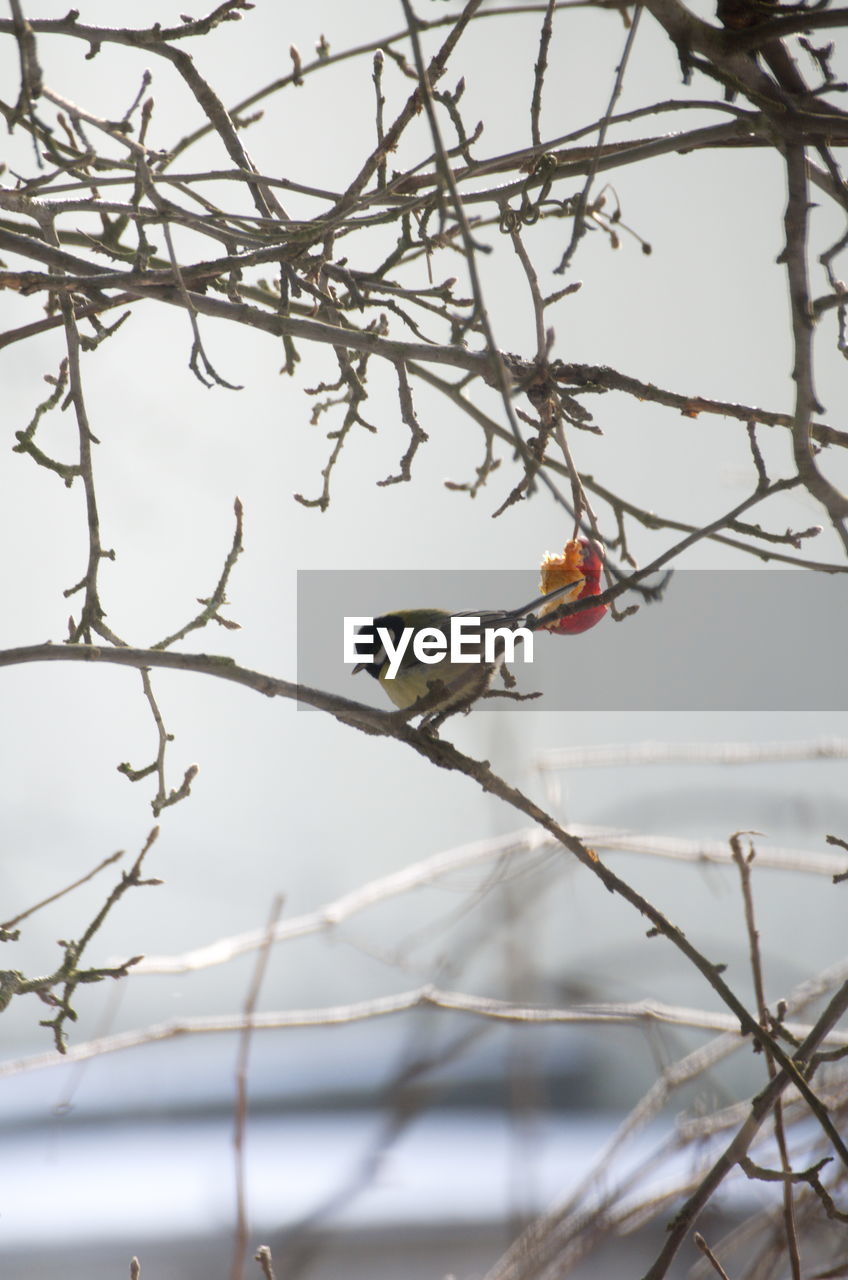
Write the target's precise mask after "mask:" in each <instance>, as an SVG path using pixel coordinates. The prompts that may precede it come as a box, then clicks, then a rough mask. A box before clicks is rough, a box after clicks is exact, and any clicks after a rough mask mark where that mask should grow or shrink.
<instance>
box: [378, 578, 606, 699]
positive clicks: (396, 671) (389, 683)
mask: <svg viewBox="0 0 848 1280" xmlns="http://www.w3.org/2000/svg"><path fill="white" fill-rule="evenodd" d="M582 585H583V584H582V580H578V581H577V582H569V583H567V584H566V585H565V586H562V587H559V588H558V589H557V590H555V591H551V592H548V594H547V595H543V596H537V597H536V599H535V600H531V601H530V603H529V604H525V605H522V606H521V607H520V608H519V609H508V610H499V611H496V612H483V611H482V610H481V611H477V612H475V611H474V610H473V609H471V610H463V611H462V612H460V613H450V612H449V611H448V610H446V609H398V610H397V611H396V612H395V613H384V614H382V615H381V616H380V617H379V618H375V619H374V621H373V624H371V625H366V626H363V627H360V628H359V630H358V632H357V634H356V644H357V650H358V652H360V653H361V654H362V655H363V660H362V661H360V662H358V663H357V664H356V666H355V667H354V668H353V674H354V675H356V673H357V672H359V671H367V672H368V674H369V675H370V676H373V677H374V679H375V680H379V681H380V684H381V685H382V686H383V688H384V689H385V691H386V693H387V694H388V696H389V697H390V698H391V700H392V702H393V703H394V704H395V706H396V707H400V708H401V709H402V710H407V709H408V708H409V707H411V706H413V705H414V704H415V703H416V702H418V701H419V699H423V698H425V697H427V695H428V694H431V696H432V698H433V701H432V702H431V704H430V705H425V707H424V708H423V710H424V711H425V719H429V718H431V717H433V716H436V715H438V716H441V715H442V713H443V712H445V711H447V710H448V709H450V708H452V707H458V706H460V705H462V704H466V703H470V702H472V701H473V700H474V699H475V698H477V697H479V696H480V694H481V693H484V692H485V691H486V689H488V687H489V685H490V684H491V681H492V677H493V676H494V674H495V672H496V671H497V670H498V668H499V667H500V666H501V665H502V664H503V661H504V657H505V652H504V650H505V644H506V639H505V637H498V636H497V635H496V634H495V632H496V631H497V630H498V629H500V628H503V629H504V630H505V631H507V632H514V631H516V630H517V628H518V627H519V626H521V625H522V624H523V623H525V622H527V621H529V620H530V619H531V618H533V617H534V615H535V613H536V610H537V609H539V608H540V606H541V605H543V604H545V605H548V606H550V604H551V602H552V601H554V600H556V599H557V598H558V597H561V596H564V595H567V594H569V593H573V594H574V595H575V596H577V595H579V592H580V588H581V587H582ZM472 618H473V619H479V626H472V625H471V623H462V621H461V620H463V619H472ZM453 620H458V621H459V627H457V623H456V622H453ZM452 622H453V626H454V628H455V629H458V630H464V631H465V635H464V636H463V637H462V645H463V655H464V656H467V658H468V660H467V661H462V662H452V661H451V660H450V646H451V641H452V638H453V635H452ZM381 631H382V633H383V634H382V635H381V634H380V632H381ZM422 633H426V635H424V634H422ZM519 639H520V637H519ZM440 641H441V643H440ZM366 645H367V646H368V649H367V652H366ZM416 647H417V648H418V649H419V652H421V651H423V652H429V653H430V654H431V655H433V656H435V653H436V651H437V650H439V649H442V650H444V651H445V652H444V653H443V655H442V656H440V657H438V660H435V661H433V660H431V661H430V662H426V661H423V660H421V658H420V656H417V655H416V653H415V651H414V649H415V648H416ZM434 686H437V687H436V688H434Z"/></svg>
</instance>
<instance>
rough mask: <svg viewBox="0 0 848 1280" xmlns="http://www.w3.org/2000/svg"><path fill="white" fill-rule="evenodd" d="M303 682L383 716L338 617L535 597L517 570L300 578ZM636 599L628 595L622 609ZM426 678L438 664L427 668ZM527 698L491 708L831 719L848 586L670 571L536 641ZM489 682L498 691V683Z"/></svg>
mask: <svg viewBox="0 0 848 1280" xmlns="http://www.w3.org/2000/svg"><path fill="white" fill-rule="evenodd" d="M297 578H298V624H297V632H298V659H297V660H298V670H297V678H298V681H299V682H300V683H302V684H305V685H309V686H311V687H312V688H317V689H322V690H325V691H327V692H332V693H337V694H341V695H342V696H343V697H346V698H353V699H354V700H356V701H358V702H367V703H369V704H371V705H373V706H378V707H382V708H384V709H386V710H392V703H391V702H390V701H389V699H388V697H387V696H386V694H385V692H384V691H383V689H382V688H381V687H380V685H379V683H378V681H376V680H374V679H372V678H371V676H370V675H369V674H368V673H367V672H365V671H363V672H360V673H359V674H358V675H355V676H354V675H352V665H351V664H350V663H345V661H344V647H343V641H344V619H345V618H346V617H348V618H352V617H375V616H378V615H380V614H387V613H392V612H396V611H398V610H402V609H408V608H423V607H431V606H432V607H437V608H440V609H448V610H451V611H460V610H469V609H473V610H475V611H477V610H479V611H480V612H485V611H490V610H497V609H513V608H517V607H519V606H521V605H523V604H525V603H527V602H528V601H530V600H532V599H533V598H534V597H535V596H536V595H537V594H538V577H537V576H536V575H534V574H533V573H532V572H531V573H527V572H524V571H522V570H514V571H511V570H502V571H501V570H486V571H474V570H448V571H445V572H442V571H439V570H428V571H419V570H416V571H410V572H404V571H402V570H374V571H371V570H358V571H352V572H343V571H340V570H311V569H310V570H301V571H299V572H298V575H297ZM637 600H638V596H637V595H636V593H631V595H630V596H628V597H627V598H626V599H625V600H624V601H619V604H624V605H627V604H631V603H635V602H636V601H637ZM434 670H435V668H434ZM510 670H511V671H512V674H513V675H514V676H515V677H516V679H517V682H518V685H517V687H518V689H519V690H520V691H521V692H522V693H531V692H535V691H536V690H539V691H541V693H542V695H543V696H542V697H541V698H538V699H535V700H533V701H530V702H523V703H522V702H514V701H511V700H507V699H502V698H490V699H487V700H486V701H485V702H483V703H481V704H480V705H481V706H484V707H485V708H486V709H487V710H508V711H512V712H516V711H521V710H523V709H530V710H535V711H540V710H546V711H567V710H572V709H573V710H580V711H593V710H594V711H647V710H657V711H726V710H745V711H817V710H820V711H834V710H845V709H846V708H848V581H846V576H845V575H842V574H832V575H831V574H816V573H811V572H801V571H797V570H791V571H780V570H751V571H747V570H746V571H741V572H730V571H721V572H719V571H708V570H678V571H677V572H675V574H674V575H673V576H672V578H671V579H670V581H669V582H668V584H667V586H666V588H665V591H664V593H663V598H662V600H661V601H659V602H657V603H654V604H644V603H643V604H641V606H640V608H639V611H638V613H636V614H634V615H633V616H631V617H629V618H627V619H625V620H624V621H623V622H614V621H613V619H612V618H611V617H610V615H609V614H607V616H606V617H604V618H602V619H601V621H600V622H599V623H598V625H597V626H595V627H594V628H593V629H592V630H590V631H586V632H584V633H583V634H582V635H574V636H569V635H565V636H554V635H549V634H546V633H544V632H543V633H537V634H536V635H535V636H534V644H533V661H532V663H529V662H526V661H523V660H522V659H521V658H518V659H517V660H516V661H515V662H514V663H513V664H512V665H511V667H510ZM493 688H496V689H497V688H503V685H502V684H501V682H500V680H499V679H498V678H497V677H496V678H495V681H494V684H493Z"/></svg>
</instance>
